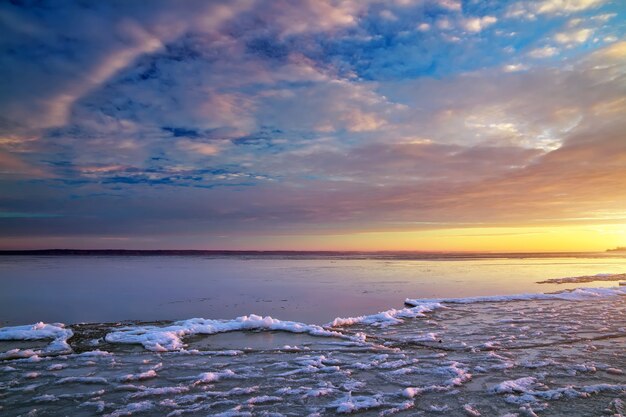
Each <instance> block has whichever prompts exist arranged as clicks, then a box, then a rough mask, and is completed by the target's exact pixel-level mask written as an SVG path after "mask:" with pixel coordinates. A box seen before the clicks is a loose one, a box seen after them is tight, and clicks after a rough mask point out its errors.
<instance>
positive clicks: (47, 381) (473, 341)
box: [0, 289, 626, 417]
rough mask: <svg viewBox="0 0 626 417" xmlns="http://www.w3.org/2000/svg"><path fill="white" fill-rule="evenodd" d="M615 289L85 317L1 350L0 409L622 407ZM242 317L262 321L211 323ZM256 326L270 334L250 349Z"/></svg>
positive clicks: (191, 411)
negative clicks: (54, 337)
mask: <svg viewBox="0 0 626 417" xmlns="http://www.w3.org/2000/svg"><path fill="white" fill-rule="evenodd" d="M571 294H574V296H573V298H572V296H571ZM590 294H596V295H590ZM598 294H599V295H598ZM621 295H622V294H617V293H615V292H614V291H612V290H611V292H608V293H600V292H597V291H595V289H580V290H579V291H571V292H565V293H559V294H557V296H556V297H555V295H552V294H543V295H539V296H537V297H528V296H527V295H525V294H523V295H518V296H502V297H491V298H489V299H487V300H485V298H484V297H482V298H480V299H479V300H478V301H476V298H473V299H470V301H468V299H462V300H463V301H462V302H446V301H442V302H441V303H439V301H437V302H435V303H431V302H430V301H428V303H429V304H428V305H429V311H426V310H425V309H421V307H423V306H425V305H426V304H422V303H421V301H420V304H419V307H420V309H419V310H417V311H419V312H420V314H423V315H424V316H426V317H423V316H421V315H420V314H414V317H401V315H399V314H395V313H394V314H390V315H389V317H394V319H399V320H401V321H397V322H393V324H394V325H393V326H389V325H386V324H385V325H383V324H381V323H383V322H381V321H378V320H379V319H380V318H381V317H383V316H380V315H376V314H375V315H371V316H363V317H374V316H378V317H377V319H376V320H369V319H368V320H355V321H354V322H352V323H350V327H348V326H347V324H345V323H342V324H341V326H338V327H332V328H329V327H324V326H317V325H308V324H303V323H297V322H289V321H277V320H275V319H271V318H263V317H259V316H249V317H247V320H240V319H235V320H230V321H226V320H223V321H222V320H205V319H191V320H184V321H179V322H174V323H171V324H167V323H164V324H163V325H160V326H154V325H150V326H148V325H142V324H136V325H133V326H127V327H123V328H120V327H119V325H108V324H102V325H92V326H91V327H89V328H88V332H87V334H83V333H80V332H81V331H83V330H80V329H84V328H83V327H82V326H74V327H72V329H71V330H72V331H73V332H74V334H75V337H73V338H72V339H69V340H68V344H69V343H72V344H78V345H79V346H80V349H78V348H76V345H73V347H74V351H76V352H80V353H70V352H68V353H66V354H56V355H53V356H50V355H48V356H46V355H43V356H42V357H40V356H38V355H35V356H29V355H22V356H20V355H19V354H18V355H16V356H15V359H5V360H4V361H3V362H4V363H3V364H2V365H3V366H0V397H1V398H2V406H3V407H4V409H3V410H2V414H3V415H15V416H17V415H23V416H26V415H28V414H29V413H31V414H32V413H33V411H32V410H33V409H35V408H36V409H37V410H38V411H37V412H38V413H39V414H41V415H66V414H67V413H68V412H69V411H68V406H69V405H70V404H71V407H74V408H73V410H74V411H75V412H74V413H73V415H77V416H79V415H93V414H96V413H97V414H98V415H109V416H124V415H135V414H137V415H163V416H170V417H175V416H206V415H231V416H235V415H253V416H279V415H284V416H290V415H319V416H325V415H335V414H357V415H364V416H369V415H372V416H389V415H398V416H405V415H406V416H408V415H424V416H426V417H427V416H437V415H445V416H451V417H463V416H475V415H479V414H476V413H480V414H481V415H483V416H496V417H503V416H509V417H511V416H516V415H517V416H518V417H520V416H533V415H541V416H544V417H548V416H562V415H599V416H600V415H607V416H608V415H613V414H617V415H619V413H620V412H619V409H620V408H621V409H623V408H624V405H623V401H622V402H619V401H617V400H618V399H620V398H622V399H623V398H624V396H625V395H626V385H625V381H624V372H623V370H624V369H626V355H625V354H624V349H623V340H624V338H626V297H623V296H621ZM545 296H548V297H547V298H546V297H545ZM581 298H583V299H582V300H581ZM455 300H459V299H455ZM471 300H473V301H471ZM573 301H574V302H573ZM433 304H441V307H438V306H437V307H434V308H432V309H430V306H432V305H433ZM389 311H395V312H398V311H401V310H387V311H386V312H389ZM417 311H413V313H416V312H417ZM413 313H411V314H413ZM384 322H385V323H387V322H391V321H384ZM65 329H66V330H70V329H69V328H65ZM286 329H289V330H286ZM242 330H263V331H261V332H256V331H255V332H247V333H235V334H230V335H226V334H218V333H223V332H227V331H242ZM266 330H282V331H284V332H283V333H276V332H274V331H266ZM327 332H328V333H327ZM166 333H173V334H174V336H175V338H173V339H171V340H174V339H176V340H177V342H176V343H178V345H177V344H176V343H174V342H168V341H167V340H169V339H168V337H169V336H165V335H164V334H166ZM311 333H315V334H316V336H317V335H320V334H321V335H324V336H331V337H332V338H328V337H310V336H309V335H310V334H311ZM115 334H117V336H116V338H113V339H112V340H111V341H108V340H106V339H107V338H106V337H105V335H115ZM303 334H304V335H303ZM142 335H143V336H146V335H151V336H149V337H151V338H152V339H150V340H153V341H155V342H158V343H159V344H161V342H160V340H162V339H164V340H166V341H164V342H162V344H161V346H162V347H164V348H165V347H167V348H168V349H167V351H164V352H158V351H155V350H157V349H153V350H152V351H151V350H148V351H146V350H145V349H142V348H141V347H139V346H138V347H134V346H127V345H126V344H125V343H130V342H123V343H122V342H118V340H120V339H124V338H125V337H128V338H129V339H131V338H135V337H137V339H134V340H135V342H134V343H139V344H140V345H144V346H146V345H145V344H144V343H143V342H139V340H143V339H141V338H140V337H139V336H142ZM203 335H206V336H203ZM356 335H359V336H356ZM361 335H362V336H361ZM96 336H97V337H98V338H102V339H103V342H102V343H99V344H98V346H97V347H94V346H91V345H89V344H87V343H82V342H81V341H89V340H92V339H93V338H94V337H96ZM131 336H132V337H131ZM146 337H148V336H146ZM220 338H224V340H226V339H227V340H228V342H229V343H224V340H222V341H220ZM253 338H266V339H267V340H270V341H271V340H272V339H276V340H274V341H273V342H271V343H259V344H256V345H254V348H246V347H245V346H246V342H245V341H246V340H251V339H253ZM333 338H335V339H333ZM337 338H339V339H341V340H337ZM364 339H365V340H367V341H369V342H371V343H361V342H360V341H362V340H364ZM42 340H48V339H42ZM127 340H128V339H127ZM238 341H241V344H240V345H237V342H238ZM20 343H22V342H20ZM81 343H82V344H81ZM185 343H187V344H188V345H189V347H190V349H187V350H185V349H184V347H185V345H184V344H185ZM45 345H46V344H45V343H44V344H43V345H42V346H45ZM7 346H12V345H7ZM149 346H153V347H154V346H155V345H149ZM174 346H182V348H181V349H180V350H177V349H170V348H172V347H174ZM220 346H222V347H223V348H220ZM233 347H239V349H233ZM296 347H297V348H296ZM18 350H19V349H18ZM24 350H25V349H21V351H24ZM33 350H34V351H35V350H41V349H38V348H34V349H33ZM85 350H87V351H85ZM620 401H621V400H620ZM604 410H609V411H610V412H609V411H606V412H605V411H604ZM621 414H622V415H623V414H624V413H621Z"/></svg>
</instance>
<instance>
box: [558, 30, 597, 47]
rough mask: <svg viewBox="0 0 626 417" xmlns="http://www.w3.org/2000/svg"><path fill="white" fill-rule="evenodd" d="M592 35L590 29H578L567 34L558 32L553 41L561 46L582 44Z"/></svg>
mask: <svg viewBox="0 0 626 417" xmlns="http://www.w3.org/2000/svg"><path fill="white" fill-rule="evenodd" d="M592 34H593V30H591V29H580V30H573V31H569V32H559V33H557V34H556V35H554V40H555V41H556V42H558V43H561V44H572V43H583V42H586V41H587V39H589V37H590V36H591V35H592Z"/></svg>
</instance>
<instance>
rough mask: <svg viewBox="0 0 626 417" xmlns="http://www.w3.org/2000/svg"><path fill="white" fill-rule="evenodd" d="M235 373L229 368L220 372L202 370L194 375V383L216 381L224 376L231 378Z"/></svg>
mask: <svg viewBox="0 0 626 417" xmlns="http://www.w3.org/2000/svg"><path fill="white" fill-rule="evenodd" d="M234 376H235V373H234V372H233V371H231V370H230V369H227V370H225V371H222V372H204V373H201V374H200V375H198V376H197V377H196V382H195V383H196V384H208V383H211V382H217V381H219V380H221V379H224V378H232V377H234Z"/></svg>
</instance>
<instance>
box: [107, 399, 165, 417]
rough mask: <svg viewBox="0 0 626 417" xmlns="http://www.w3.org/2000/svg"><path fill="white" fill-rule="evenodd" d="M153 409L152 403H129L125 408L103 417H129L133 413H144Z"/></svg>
mask: <svg viewBox="0 0 626 417" xmlns="http://www.w3.org/2000/svg"><path fill="white" fill-rule="evenodd" d="M152 408H154V403H153V402H152V401H141V402H137V403H130V404H128V405H127V406H126V407H124V408H122V409H120V410H116V411H115V412H113V413H111V414H106V415H105V417H122V416H130V415H133V414H135V413H141V412H144V411H148V410H151V409H152Z"/></svg>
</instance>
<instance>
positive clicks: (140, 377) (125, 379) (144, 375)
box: [120, 369, 157, 382]
mask: <svg viewBox="0 0 626 417" xmlns="http://www.w3.org/2000/svg"><path fill="white" fill-rule="evenodd" d="M156 377H157V373H156V371H155V370H154V369H150V370H149V371H146V372H141V373H138V374H127V375H124V376H122V377H120V381H122V382H130V381H141V380H144V379H150V378H156Z"/></svg>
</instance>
